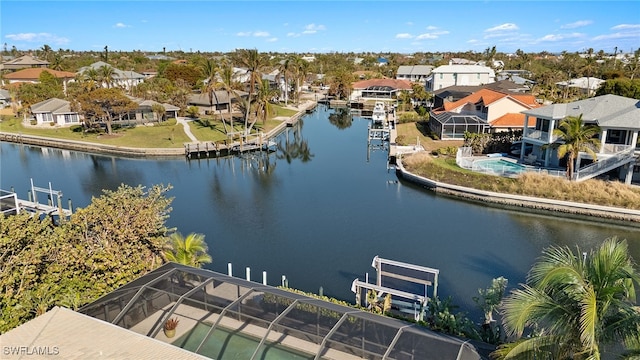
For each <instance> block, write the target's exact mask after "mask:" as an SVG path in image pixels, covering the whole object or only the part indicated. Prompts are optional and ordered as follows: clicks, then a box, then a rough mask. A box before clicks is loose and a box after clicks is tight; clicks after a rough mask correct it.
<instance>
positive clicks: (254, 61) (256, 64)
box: [236, 49, 267, 136]
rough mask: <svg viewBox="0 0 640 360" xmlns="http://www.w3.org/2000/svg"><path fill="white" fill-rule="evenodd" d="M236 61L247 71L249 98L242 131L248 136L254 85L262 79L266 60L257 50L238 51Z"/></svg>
mask: <svg viewBox="0 0 640 360" xmlns="http://www.w3.org/2000/svg"><path fill="white" fill-rule="evenodd" d="M236 58H237V61H238V62H239V63H240V65H241V66H242V67H244V68H246V69H247V73H248V74H249V97H248V100H247V102H248V103H247V105H246V106H245V115H244V130H245V136H246V135H249V133H248V131H249V127H248V124H249V113H250V112H251V101H252V98H253V94H254V90H255V88H256V84H260V81H261V79H262V71H263V70H264V68H265V67H266V65H267V58H266V57H264V56H263V55H262V54H260V53H259V52H258V50H257V49H240V50H237V52H236Z"/></svg>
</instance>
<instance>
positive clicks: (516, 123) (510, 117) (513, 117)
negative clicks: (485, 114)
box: [491, 113, 536, 128]
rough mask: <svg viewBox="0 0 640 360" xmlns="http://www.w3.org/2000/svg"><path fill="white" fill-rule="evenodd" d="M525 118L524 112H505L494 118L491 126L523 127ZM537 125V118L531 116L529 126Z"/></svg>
mask: <svg viewBox="0 0 640 360" xmlns="http://www.w3.org/2000/svg"><path fill="white" fill-rule="evenodd" d="M524 118H525V117H524V114H519V113H510V114H504V115H502V116H500V117H499V118H497V119H495V120H493V121H492V122H491V127H500V128H505V127H510V128H523V125H524ZM535 125H536V118H534V117H529V124H528V127H533V126H535Z"/></svg>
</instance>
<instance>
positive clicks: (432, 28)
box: [427, 25, 438, 30]
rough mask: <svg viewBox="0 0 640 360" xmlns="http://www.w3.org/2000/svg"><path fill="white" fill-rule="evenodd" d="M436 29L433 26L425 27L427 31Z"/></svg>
mask: <svg viewBox="0 0 640 360" xmlns="http://www.w3.org/2000/svg"><path fill="white" fill-rule="evenodd" d="M437 29H438V27H436V26H433V25H429V26H427V30H437Z"/></svg>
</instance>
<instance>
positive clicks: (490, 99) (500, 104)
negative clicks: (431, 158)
mask: <svg viewBox="0 0 640 360" xmlns="http://www.w3.org/2000/svg"><path fill="white" fill-rule="evenodd" d="M539 106H540V105H539V104H538V102H537V101H536V99H535V97H534V96H532V95H525V94H515V93H511V94H509V93H503V92H499V91H496V90H491V89H481V90H479V91H477V92H475V93H473V94H471V95H469V96H467V97H464V98H462V99H460V100H458V101H455V102H451V103H445V104H444V106H442V107H440V108H436V109H433V110H431V113H430V120H429V127H430V128H431V131H433V132H435V133H436V134H437V135H438V136H439V137H440V138H441V139H442V140H456V139H457V140H459V139H462V138H464V134H465V132H472V133H484V132H487V131H492V132H501V131H507V130H517V129H522V128H523V127H525V124H527V125H526V126H534V125H535V119H528V120H527V122H526V123H525V116H524V114H521V113H520V112H521V111H524V110H529V109H533V108H537V107H539Z"/></svg>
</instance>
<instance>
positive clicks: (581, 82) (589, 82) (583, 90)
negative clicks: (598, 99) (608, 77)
mask: <svg viewBox="0 0 640 360" xmlns="http://www.w3.org/2000/svg"><path fill="white" fill-rule="evenodd" d="M604 82H605V81H604V80H602V79H598V78H594V77H584V76H583V77H581V78H577V79H571V80H569V81H560V82H557V83H556V85H557V86H558V87H559V88H560V89H577V90H578V91H579V92H580V94H582V95H586V96H593V95H595V94H596V91H597V90H598V88H600V85H602V84H603V83H604Z"/></svg>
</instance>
